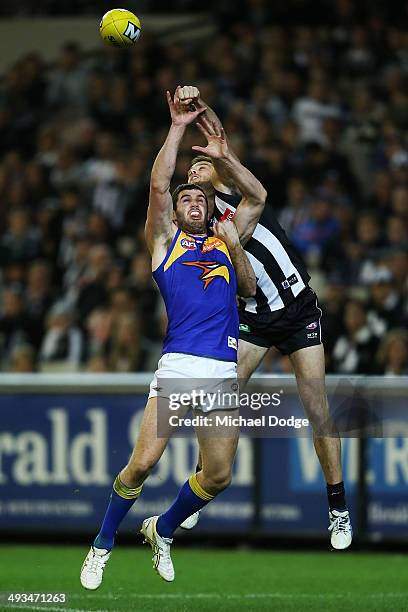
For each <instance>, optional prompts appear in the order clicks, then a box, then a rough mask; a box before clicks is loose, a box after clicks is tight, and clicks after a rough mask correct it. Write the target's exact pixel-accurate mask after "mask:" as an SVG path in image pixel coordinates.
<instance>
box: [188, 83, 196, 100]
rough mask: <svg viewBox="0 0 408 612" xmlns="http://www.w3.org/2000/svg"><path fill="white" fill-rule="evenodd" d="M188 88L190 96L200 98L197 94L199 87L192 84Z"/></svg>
mask: <svg viewBox="0 0 408 612" xmlns="http://www.w3.org/2000/svg"><path fill="white" fill-rule="evenodd" d="M187 89H188V93H189V96H190V97H191V98H198V95H197V94H198V89H197V87H193V86H192V85H190V86H189V87H188V88H187Z"/></svg>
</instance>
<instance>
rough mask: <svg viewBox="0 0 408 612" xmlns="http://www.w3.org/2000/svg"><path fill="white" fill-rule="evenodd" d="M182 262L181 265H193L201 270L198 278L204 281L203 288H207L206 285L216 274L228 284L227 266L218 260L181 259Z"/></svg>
mask: <svg viewBox="0 0 408 612" xmlns="http://www.w3.org/2000/svg"><path fill="white" fill-rule="evenodd" d="M182 264H183V266H193V267H195V268H199V269H200V270H202V273H201V276H200V280H202V281H203V283H204V289H207V287H208V285H210V284H211V283H212V282H213V280H214V279H215V278H216V277H217V276H220V277H221V278H225V280H226V282H227V283H228V284H229V280H230V275H229V270H228V268H227V266H225V265H224V264H221V263H219V262H218V261H183V262H182Z"/></svg>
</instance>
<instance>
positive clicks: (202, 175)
mask: <svg viewBox="0 0 408 612" xmlns="http://www.w3.org/2000/svg"><path fill="white" fill-rule="evenodd" d="M213 170H214V168H213V165H212V164H211V163H210V162H207V161H200V162H197V163H196V164H194V165H193V166H191V168H190V170H189V171H188V175H187V177H188V182H189V183H210V182H211V178H212V174H213Z"/></svg>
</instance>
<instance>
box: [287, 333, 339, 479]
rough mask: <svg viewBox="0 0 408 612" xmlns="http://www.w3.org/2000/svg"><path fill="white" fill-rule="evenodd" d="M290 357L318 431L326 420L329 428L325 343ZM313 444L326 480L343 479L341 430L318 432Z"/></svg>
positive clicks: (311, 418)
mask: <svg viewBox="0 0 408 612" xmlns="http://www.w3.org/2000/svg"><path fill="white" fill-rule="evenodd" d="M290 360H291V363H292V366H293V369H294V371H295V374H296V379H297V383H298V391H299V395H300V399H301V400H302V403H303V406H304V408H305V411H306V414H307V416H308V418H309V420H310V421H311V422H312V424H314V426H315V427H314V429H315V432H316V428H320V427H321V426H322V424H323V423H324V424H325V427H326V431H327V429H328V424H329V423H330V422H331V419H330V415H329V407H328V401H327V394H326V386H325V368H324V349H323V345H322V344H320V345H319V346H310V347H307V348H303V349H300V350H299V351H296V352H295V353H292V354H291V355H290ZM333 427H334V426H333ZM328 433H329V432H328ZM314 446H315V449H316V453H317V456H318V458H319V461H320V465H321V466H322V470H323V473H324V476H325V478H326V482H327V483H328V484H336V483H339V482H341V481H342V470H341V442H340V437H339V434H338V432H337V431H336V430H335V429H334V428H333V429H332V430H331V431H330V435H316V433H315V434H314Z"/></svg>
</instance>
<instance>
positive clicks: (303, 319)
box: [239, 287, 322, 355]
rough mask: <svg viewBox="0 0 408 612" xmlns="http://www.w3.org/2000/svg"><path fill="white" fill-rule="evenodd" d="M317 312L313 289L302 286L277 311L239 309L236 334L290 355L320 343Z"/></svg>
mask: <svg viewBox="0 0 408 612" xmlns="http://www.w3.org/2000/svg"><path fill="white" fill-rule="evenodd" d="M321 316H322V311H321V309H320V308H319V305H318V303H317V296H316V294H315V292H314V291H313V289H311V288H310V287H306V289H304V290H303V291H302V292H301V293H300V294H299V295H298V296H297V298H295V299H294V300H293V302H292V303H291V304H289V305H288V306H286V307H285V308H282V310H280V311H278V312H270V314H269V313H268V314H259V315H258V314H252V313H250V312H246V311H245V310H241V311H240V313H239V322H240V325H239V337H240V339H241V340H245V341H246V342H250V343H251V344H256V345H257V346H263V347H265V348H270V347H271V346H276V348H277V349H278V350H279V351H280V352H281V353H282V355H290V354H291V353H294V352H295V351H298V350H299V349H302V348H306V347H308V346H317V345H318V344H321V343H322V330H321V326H320V318H321Z"/></svg>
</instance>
